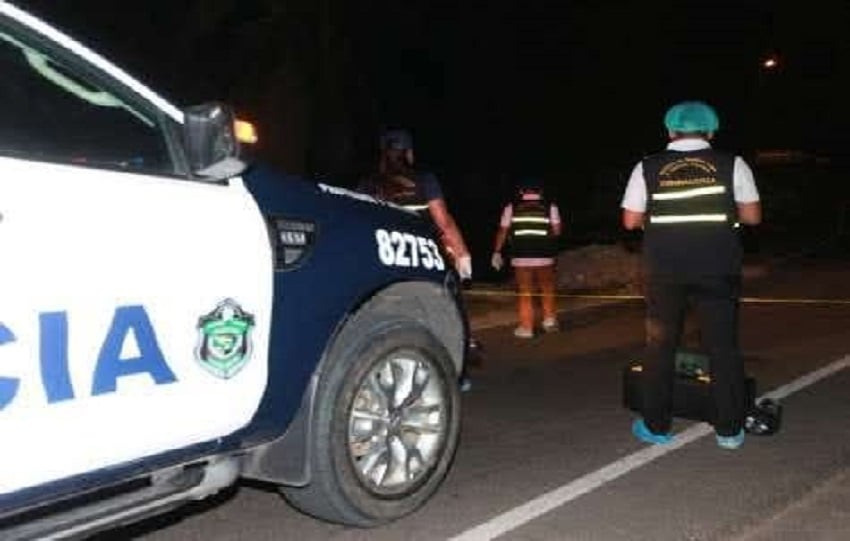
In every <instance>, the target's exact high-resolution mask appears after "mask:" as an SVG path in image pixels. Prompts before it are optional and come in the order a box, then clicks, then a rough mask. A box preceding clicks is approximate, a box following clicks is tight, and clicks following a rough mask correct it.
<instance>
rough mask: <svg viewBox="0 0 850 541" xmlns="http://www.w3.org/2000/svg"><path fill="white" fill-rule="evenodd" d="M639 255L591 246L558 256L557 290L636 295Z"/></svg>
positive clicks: (621, 250)
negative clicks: (608, 290)
mask: <svg viewBox="0 0 850 541" xmlns="http://www.w3.org/2000/svg"><path fill="white" fill-rule="evenodd" d="M640 284H641V265H640V254H639V253H637V252H630V251H628V250H626V249H625V248H624V247H623V246H621V245H618V244H612V245H599V244H592V245H589V246H583V247H581V248H576V249H574V250H567V251H565V252H561V253H560V254H559V255H558V288H559V289H572V290H600V289H603V290H607V289H616V290H623V291H626V292H630V293H638V292H639V289H640Z"/></svg>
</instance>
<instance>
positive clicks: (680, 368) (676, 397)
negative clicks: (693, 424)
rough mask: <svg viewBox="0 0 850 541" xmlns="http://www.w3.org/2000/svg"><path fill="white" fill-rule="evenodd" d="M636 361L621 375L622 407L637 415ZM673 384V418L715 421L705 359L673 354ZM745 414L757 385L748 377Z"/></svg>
mask: <svg viewBox="0 0 850 541" xmlns="http://www.w3.org/2000/svg"><path fill="white" fill-rule="evenodd" d="M642 373H643V365H642V364H641V363H640V362H639V361H633V362H631V363H629V364H628V365H627V366H626V367H625V369H624V371H623V405H624V406H625V407H626V408H627V409H630V410H632V411H634V412H637V413H640V412H641V411H642V409H643V408H642V405H643V394H642V392H641V389H642V385H641V374H642ZM675 374H676V375H675V379H674V383H673V417H679V418H682V419H690V420H693V421H705V422H708V423H711V422H713V421H714V416H715V414H714V402H713V400H712V398H711V378H710V377H709V370H708V357H707V356H706V355H703V354H700V353H697V352H693V351H679V352H678V353H677V354H676V373H675ZM744 384H745V389H746V403H747V410H748V411H749V410H751V409H752V408H753V407H754V406H755V398H756V381H755V379H753V378H752V377H750V376H747V377H746V378H745V380H744Z"/></svg>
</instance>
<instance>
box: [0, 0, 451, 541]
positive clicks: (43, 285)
mask: <svg viewBox="0 0 850 541" xmlns="http://www.w3.org/2000/svg"><path fill="white" fill-rule="evenodd" d="M0 73H2V74H3V76H2V81H0V110H2V113H0V257H2V263H0V539H4V540H12V539H41V538H50V539H70V538H81V537H85V536H87V535H90V534H92V533H93V532H96V531H100V530H103V529H107V528H110V527H113V526H115V525H117V524H126V523H128V522H133V521H136V520H139V519H142V518H145V517H148V516H151V515H154V514H157V513H161V512H164V511H166V510H170V509H173V508H174V507H176V506H179V505H180V504H182V503H185V502H189V501H193V500H198V499H202V498H204V497H207V496H209V495H211V494H214V493H216V492H218V491H220V490H221V489H223V488H225V487H228V486H230V485H233V484H235V483H237V482H238V480H239V479H243V478H244V479H252V480H258V481H262V482H266V483H270V484H272V485H275V486H277V487H279V488H280V490H281V492H282V493H283V495H284V497H285V498H286V500H287V501H289V502H290V503H291V504H292V505H294V506H295V507H296V508H298V509H300V510H302V511H304V512H306V513H308V514H310V515H313V516H315V517H318V518H321V519H325V520H329V521H333V522H337V523H342V524H350V525H357V526H363V527H369V526H374V525H378V524H382V523H385V522H388V521H391V520H394V519H396V518H398V517H401V516H403V515H405V514H407V513H410V512H412V511H413V510H415V509H416V508H417V507H419V506H420V505H422V504H423V503H424V502H425V501H426V500H427V499H428V498H429V497H430V496H431V495H432V494H433V493H434V492H435V491H436V490H437V488H438V486H439V485H440V484H441V482H442V480H443V478H444V477H445V474H446V472H447V470H448V468H449V467H450V464H451V462H452V459H453V456H454V452H455V449H456V446H457V440H458V432H459V417H460V397H459V394H458V386H457V377H458V373H459V372H460V370H461V368H462V365H463V362H464V356H465V352H466V346H467V343H468V330H467V325H466V319H465V316H464V311H463V308H462V305H461V303H460V300H459V288H458V282H457V275H456V274H455V273H454V271H452V270H451V269H450V268H449V265H448V262H447V261H446V260H445V258H444V255H443V254H441V252H440V249H439V246H438V245H437V243H436V242H435V240H434V237H433V235H432V234H431V231H430V229H429V228H428V227H427V225H426V224H425V223H424V222H423V221H422V220H421V219H420V218H418V217H417V216H415V215H413V214H411V213H408V212H405V211H403V210H401V209H398V208H394V207H392V206H391V205H387V204H383V203H380V202H378V201H375V200H373V199H370V198H368V197H366V196H363V195H360V194H357V193H352V192H349V191H346V190H344V189H340V188H337V187H334V186H332V185H329V184H319V183H312V182H307V181H305V180H302V179H300V178H297V177H292V176H287V175H284V174H280V173H278V172H276V171H274V170H271V169H269V168H264V167H262V166H259V165H255V166H250V165H249V166H246V165H245V164H244V163H243V161H242V160H240V159H239V143H238V137H237V135H236V130H235V129H234V118H233V115H232V113H231V111H230V110H229V108H227V107H226V106H224V105H222V104H217V103H209V104H203V105H199V106H194V107H188V108H185V109H179V108H176V107H175V106H173V105H171V104H170V103H169V102H168V101H166V100H165V99H163V98H162V97H161V96H160V95H158V94H157V93H155V92H154V91H152V90H151V89H150V88H149V87H147V86H145V85H144V84H142V83H141V82H139V81H138V80H136V79H134V78H132V77H131V76H130V75H128V74H127V73H126V72H124V71H123V70H121V69H120V68H118V67H116V66H115V65H114V64H112V63H110V62H109V61H107V60H106V59H104V58H103V57H102V56H100V55H98V54H96V53H95V52H93V51H92V50H90V49H88V48H86V47H85V46H83V45H81V44H80V43H79V42H77V41H76V40H74V39H72V38H71V37H69V36H68V35H67V34H65V33H63V32H61V31H59V30H57V29H56V28H55V27H53V26H51V25H49V24H47V23H46V22H44V21H43V20H41V19H39V18H36V17H34V16H32V15H31V14H29V13H27V12H26V11H23V10H21V9H20V8H18V7H16V6H14V5H12V4H10V3H7V2H5V1H3V0H0Z"/></svg>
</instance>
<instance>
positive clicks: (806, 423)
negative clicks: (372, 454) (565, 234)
mask: <svg viewBox="0 0 850 541" xmlns="http://www.w3.org/2000/svg"><path fill="white" fill-rule="evenodd" d="M846 272H847V269H846V268H845V267H844V266H843V265H823V264H818V265H815V266H803V267H800V266H795V267H789V268H785V269H774V271H773V272H772V274H771V275H770V277H769V279H763V280H761V281H759V282H758V283H753V284H750V285H748V286H747V289H746V290H745V294H746V295H748V296H757V297H758V298H774V299H775V298H776V297H781V298H785V299H788V298H794V299H801V298H804V297H805V298H813V297H814V298H822V299H831V300H835V299H850V285H845V284H844V283H843V282H844V280H843V278H844V275H845V274H846ZM563 302H564V303H565V304H564V306H565V308H568V309H567V310H566V311H565V312H564V314H563V315H562V324H563V326H564V329H563V332H561V333H558V334H552V335H545V336H541V337H539V338H536V339H534V340H530V341H522V340H519V339H516V338H514V337H513V336H512V334H511V332H510V331H511V327H509V326H508V327H505V326H502V327H492V328H488V329H483V330H482V329H480V328H479V330H478V331H476V335H477V337H478V338H479V339H480V340H481V342H482V343H483V344H484V347H485V363H484V365H483V366H482V367H480V368H476V369H474V371H473V378H474V386H473V389H472V390H471V391H470V392H468V393H466V394H464V413H463V422H464V426H463V438H462V443H461V445H460V448H459V451H458V454H457V457H456V461H455V464H454V466H453V468H452V470H451V472H450V474H449V477H448V478H447V480H446V482H445V484H444V486H443V487H442V488H441V490H440V491H439V493H438V494H437V495H436V497H435V498H434V499H433V500H432V501H430V502H429V503H428V504H426V506H425V507H423V508H422V509H420V510H419V511H418V512H416V513H415V514H413V515H412V516H410V517H407V518H405V519H402V520H400V521H398V522H396V523H394V524H391V525H389V526H386V527H382V528H377V529H373V530H358V529H348V528H344V527H340V526H335V525H331V524H326V523H323V522H321V521H318V520H315V519H312V518H310V517H306V516H304V515H301V514H299V513H297V512H296V511H294V510H293V509H292V508H290V507H289V506H287V504H286V503H285V501H284V500H283V499H282V498H281V497H280V496H278V494H277V493H276V492H275V491H274V490H273V489H269V488H266V487H262V486H257V485H247V484H243V485H241V486H239V487H238V488H237V489H236V490H234V491H231V492H229V493H228V494H225V495H223V496H221V497H218V498H216V499H215V500H213V501H211V502H203V503H200V504H198V505H195V506H193V507H191V508H189V509H185V510H182V511H179V512H175V513H172V514H170V515H167V516H166V517H164V518H158V519H154V520H151V521H148V522H145V523H143V524H141V525H138V526H134V527H130V528H126V529H123V530H118V531H115V532H113V533H111V534H109V535H107V536H102V537H101V538H100V539H131V538H138V539H144V540H145V541H170V540H180V541H186V540H193V539H198V540H200V539H203V540H256V541H263V540H279V539H298V540H299V541H309V540H314V539H315V540H319V539H321V540H328V539H331V540H340V541H343V540H345V541H347V540H375V541H381V540H399V539H403V540H406V541H411V540H419V539H422V540H426V539H427V540H431V539H451V538H455V537H457V538H458V539H461V540H472V539H489V538H494V537H495V538H498V539H506V540H507V539H510V540H550V539H555V540H613V541H619V540H623V541H626V540H628V541H635V540H653V541H664V540H703V539H705V540H708V539H724V540H725V539H732V540H736V541H762V540H776V539H789V540H790V539H794V540H806V539H817V540H843V539H850V497H848V496H850V473H848V472H850V416H848V415H847V411H850V392H848V389H850V369H846V368H845V369H842V370H836V371H835V372H834V373H829V374H827V375H826V376H825V377H823V378H822V379H820V380H818V381H816V382H807V381H806V380H800V379H799V378H801V377H804V376H806V375H807V374H810V373H812V372H813V371H815V370H817V369H820V368H823V367H835V366H843V365H835V364H834V361H839V362H842V361H841V360H842V359H843V360H844V361H843V362H844V363H845V364H846V362H847V361H846V355H848V354H850V333H848V332H847V330H848V329H850V304H842V303H821V304H817V303H809V302H791V303H781V302H778V303H748V304H744V305H743V307H742V313H741V317H742V345H743V350H744V352H745V359H746V366H747V370H748V372H749V373H750V374H752V375H753V376H755V377H756V378H757V380H758V391H759V394H763V393H764V392H767V391H770V390H774V389H785V390H786V391H788V389H789V387H783V386H784V385H787V384H789V383H792V382H797V383H800V385H801V387H802V388H800V389H794V388H790V389H791V391H793V392H791V391H788V392H789V394H788V396H787V397H785V398H784V399H783V400H782V403H783V405H784V423H783V427H782V430H781V432H780V433H779V434H778V435H775V436H771V437H754V436H749V437H748V438H747V441H746V443H745V444H744V446H743V447H742V448H741V449H739V450H737V451H727V450H722V449H720V448H718V447H717V446H716V444H715V442H714V437H713V433H709V430H708V429H707V427H706V425H700V424H695V423H688V422H684V421H682V422H677V424H676V426H675V431H676V432H677V433H678V434H679V435H680V437H684V438H685V439H690V440H692V441H689V442H688V443H686V444H684V445H682V446H680V447H678V448H675V449H672V450H665V451H662V452H658V450H659V449H660V448H658V447H647V446H645V445H643V444H641V443H639V442H637V441H636V440H635V439H634V438H633V437H632V436H631V434H630V432H629V425H630V422H631V419H632V415H631V414H630V412H628V411H626V410H625V409H623V407H622V405H621V388H620V376H621V370H622V368H623V366H624V364H625V363H626V362H627V361H629V360H630V359H633V358H636V357H638V356H639V355H640V345H641V342H642V340H643V327H642V315H643V312H642V305H641V304H640V303H639V302H624V303H605V304H601V305H597V306H595V307H585V308H584V309H581V310H577V309H575V308H576V306H575V305H576V304H577V303H574V302H573V301H571V300H570V299H564V300H563ZM570 304H572V305H573V306H572V307H570V306H569V305H570ZM491 319H492V318H491ZM704 434H707V435H704Z"/></svg>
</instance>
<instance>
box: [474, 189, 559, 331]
mask: <svg viewBox="0 0 850 541" xmlns="http://www.w3.org/2000/svg"><path fill="white" fill-rule="evenodd" d="M560 234H561V216H560V211H559V209H558V206H557V205H556V204H555V203H554V202H551V201H549V200H548V199H547V198H546V197H545V195H544V191H543V185H542V183H541V182H540V180H539V179H536V178H526V179H523V180H522V181H521V182H520V184H519V186H518V190H517V195H516V198H515V199H514V201H513V202H511V203H509V204H507V205H506V206H505V208H504V209H503V210H502V219H501V221H500V223H499V230H498V232H497V233H496V239H495V242H494V247H493V256H492V257H491V265H492V266H493V268H494V269H496V270H497V271H498V270H501V268H502V266H503V265H504V258H503V256H502V250H503V249H504V248H505V246H507V248H508V249H509V255H510V260H511V267H513V270H514V278H515V280H516V284H517V290H518V297H517V312H518V320H519V325H518V326H517V328H516V329H514V336H516V337H517V338H533V337H534V321H535V318H534V302H533V301H534V291H535V283H536V284H537V286H538V287H539V289H540V301H541V307H542V311H543V321H542V328H543V330H544V331H545V332H555V331H557V330H558V319H557V311H556V303H555V282H556V276H555V256H556V255H557V252H558V244H557V237H558V236H559V235H560Z"/></svg>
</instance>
